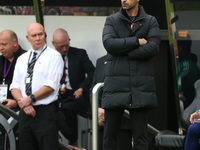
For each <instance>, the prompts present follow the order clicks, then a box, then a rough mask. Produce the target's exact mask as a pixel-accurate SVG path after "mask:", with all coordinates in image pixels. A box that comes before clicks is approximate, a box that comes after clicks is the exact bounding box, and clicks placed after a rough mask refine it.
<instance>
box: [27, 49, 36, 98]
mask: <svg viewBox="0 0 200 150" xmlns="http://www.w3.org/2000/svg"><path fill="white" fill-rule="evenodd" d="M36 55H37V53H36V52H34V53H33V58H32V60H31V62H30V63H29V64H28V74H29V77H30V82H29V83H26V95H28V96H29V95H31V93H32V88H31V83H32V76H33V68H34V66H35V62H36V60H37V59H36Z"/></svg>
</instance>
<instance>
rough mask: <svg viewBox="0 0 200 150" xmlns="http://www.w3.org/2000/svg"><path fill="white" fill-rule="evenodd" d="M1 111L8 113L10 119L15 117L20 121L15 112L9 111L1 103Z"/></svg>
mask: <svg viewBox="0 0 200 150" xmlns="http://www.w3.org/2000/svg"><path fill="white" fill-rule="evenodd" d="M0 111H2V112H4V113H6V114H7V115H9V116H10V117H13V118H14V119H15V120H17V121H18V120H19V116H18V114H17V113H16V112H15V111H13V110H12V109H9V108H7V107H6V106H4V105H3V104H2V103H0Z"/></svg>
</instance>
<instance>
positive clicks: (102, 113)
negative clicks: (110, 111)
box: [98, 108, 105, 126]
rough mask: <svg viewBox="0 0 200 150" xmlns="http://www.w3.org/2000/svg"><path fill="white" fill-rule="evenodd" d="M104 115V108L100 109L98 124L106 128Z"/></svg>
mask: <svg viewBox="0 0 200 150" xmlns="http://www.w3.org/2000/svg"><path fill="white" fill-rule="evenodd" d="M104 114H105V110H104V109H103V108H98V124H99V126H104Z"/></svg>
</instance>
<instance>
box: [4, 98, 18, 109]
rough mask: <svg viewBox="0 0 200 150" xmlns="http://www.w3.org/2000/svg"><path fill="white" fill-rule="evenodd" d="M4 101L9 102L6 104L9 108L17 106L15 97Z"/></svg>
mask: <svg viewBox="0 0 200 150" xmlns="http://www.w3.org/2000/svg"><path fill="white" fill-rule="evenodd" d="M4 101H6V102H7V104H6V105H5V106H6V107H7V108H15V107H17V102H16V101H15V100H13V99H5V100H4Z"/></svg>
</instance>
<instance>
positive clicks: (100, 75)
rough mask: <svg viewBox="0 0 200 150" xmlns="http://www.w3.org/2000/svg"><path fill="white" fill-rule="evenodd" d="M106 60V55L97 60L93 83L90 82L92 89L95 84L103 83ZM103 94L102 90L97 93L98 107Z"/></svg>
mask: <svg viewBox="0 0 200 150" xmlns="http://www.w3.org/2000/svg"><path fill="white" fill-rule="evenodd" d="M106 58H107V55H104V56H102V57H100V58H98V59H97V61H96V69H95V71H94V77H93V82H92V88H93V87H94V86H95V85H96V84H97V83H102V82H104V78H105V66H106V63H107V62H106ZM102 94H103V89H102V90H101V91H100V92H99V96H98V97H99V98H100V99H99V102H98V103H99V106H101V97H102Z"/></svg>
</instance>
